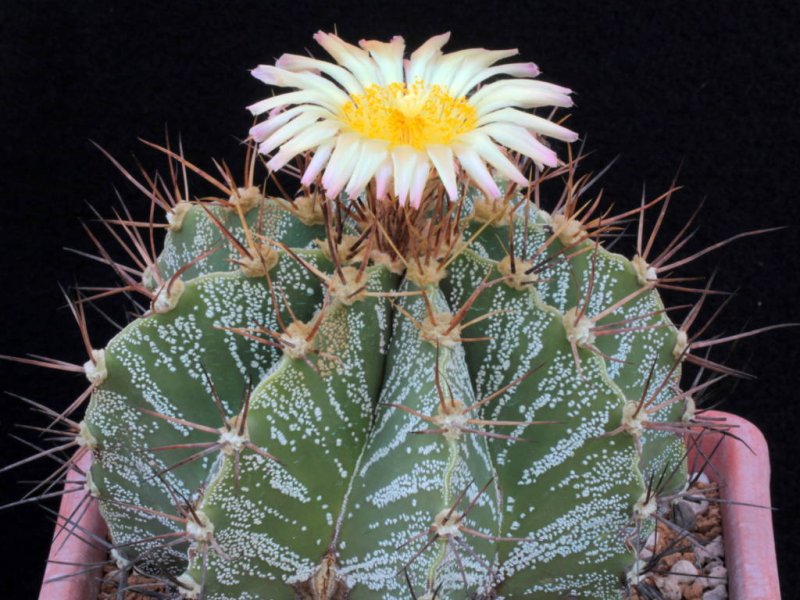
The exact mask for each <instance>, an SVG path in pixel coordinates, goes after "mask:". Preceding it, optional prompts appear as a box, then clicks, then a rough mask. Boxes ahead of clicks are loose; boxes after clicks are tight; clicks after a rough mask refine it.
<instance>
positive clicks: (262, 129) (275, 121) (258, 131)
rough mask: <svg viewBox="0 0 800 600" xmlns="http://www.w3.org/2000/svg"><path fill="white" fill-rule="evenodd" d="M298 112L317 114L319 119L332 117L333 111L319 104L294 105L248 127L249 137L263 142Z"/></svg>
mask: <svg viewBox="0 0 800 600" xmlns="http://www.w3.org/2000/svg"><path fill="white" fill-rule="evenodd" d="M300 114H315V115H318V116H319V118H320V119H325V118H330V117H333V113H331V111H329V110H327V109H325V108H322V107H321V106H313V105H309V104H301V105H300V106H295V107H293V108H290V109H289V110H285V111H283V112H280V113H278V114H276V115H275V116H273V117H270V118H269V119H267V120H266V121H262V122H261V123H258V124H257V125H254V126H253V127H251V128H250V137H251V138H253V139H254V140H255V141H257V142H263V141H264V140H266V139H267V138H268V137H269V136H270V135H272V134H273V133H275V131H277V130H278V129H280V128H281V127H283V126H284V125H286V124H287V123H288V122H289V121H291V120H292V119H293V118H295V117H296V116H298V115H300Z"/></svg>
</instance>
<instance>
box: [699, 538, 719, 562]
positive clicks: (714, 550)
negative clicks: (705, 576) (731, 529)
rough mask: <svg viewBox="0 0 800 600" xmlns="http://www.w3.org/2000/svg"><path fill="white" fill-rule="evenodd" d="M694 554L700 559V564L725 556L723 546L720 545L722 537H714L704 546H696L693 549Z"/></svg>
mask: <svg viewBox="0 0 800 600" xmlns="http://www.w3.org/2000/svg"><path fill="white" fill-rule="evenodd" d="M694 552H695V555H696V556H697V558H698V560H699V561H700V564H701V565H705V564H708V563H711V562H712V561H717V562H718V561H719V559H721V558H722V557H723V556H725V548H723V546H722V537H719V536H718V537H716V538H714V539H713V540H711V541H710V542H708V543H707V544H706V545H705V546H697V547H696V548H695V549H694Z"/></svg>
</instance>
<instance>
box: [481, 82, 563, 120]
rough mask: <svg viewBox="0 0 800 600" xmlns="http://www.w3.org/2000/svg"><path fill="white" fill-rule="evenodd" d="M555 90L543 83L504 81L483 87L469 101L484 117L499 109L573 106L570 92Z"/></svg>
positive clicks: (553, 87)
mask: <svg viewBox="0 0 800 600" xmlns="http://www.w3.org/2000/svg"><path fill="white" fill-rule="evenodd" d="M564 89H566V88H562V89H555V86H550V85H547V84H545V83H544V82H542V81H532V80H527V79H504V80H502V81H495V82H494V83H490V84H488V85H485V86H483V87H482V88H481V89H479V90H478V91H477V92H475V93H474V94H473V95H472V96H471V97H470V99H469V102H470V104H472V106H474V107H475V109H476V110H477V111H478V112H479V113H480V114H481V115H484V114H486V113H488V112H491V111H493V110H497V109H498V108H505V107H506V106H517V107H519V108H537V107H539V106H562V107H570V106H572V99H571V98H570V97H569V94H570V90H567V91H563V90H564Z"/></svg>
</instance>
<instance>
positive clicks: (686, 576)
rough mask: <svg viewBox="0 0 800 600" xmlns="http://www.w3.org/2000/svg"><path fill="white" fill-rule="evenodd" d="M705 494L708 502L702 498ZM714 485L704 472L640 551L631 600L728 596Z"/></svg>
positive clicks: (666, 512) (666, 509)
mask: <svg viewBox="0 0 800 600" xmlns="http://www.w3.org/2000/svg"><path fill="white" fill-rule="evenodd" d="M702 498H707V499H708V500H702ZM718 498H719V491H718V489H717V486H716V484H711V483H708V480H707V479H706V478H705V477H702V476H701V479H700V481H698V482H697V483H696V484H695V485H694V486H692V487H691V488H690V489H689V490H688V492H687V493H686V494H685V495H684V498H683V499H681V500H678V501H677V502H674V503H672V504H671V506H667V507H660V508H662V512H661V514H662V515H663V516H664V517H665V520H664V521H660V522H659V523H658V526H657V527H656V530H655V531H654V532H653V533H652V534H651V535H650V537H649V538H648V539H647V543H646V544H645V547H644V548H643V549H642V550H641V551H640V552H639V560H640V561H641V564H642V574H641V575H640V578H639V583H638V584H636V585H634V586H633V587H632V589H631V592H630V596H629V597H628V599H629V600H726V599H727V598H728V587H727V584H728V572H727V569H726V568H725V551H724V548H723V543H722V516H721V512H720V505H719V503H718V502H714V500H716V499H718Z"/></svg>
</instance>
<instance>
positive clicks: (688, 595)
mask: <svg viewBox="0 0 800 600" xmlns="http://www.w3.org/2000/svg"><path fill="white" fill-rule="evenodd" d="M702 597H703V584H702V583H700V579H696V580H695V582H694V583H693V584H691V585H685V586H683V598H684V600H701V598H702Z"/></svg>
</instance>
